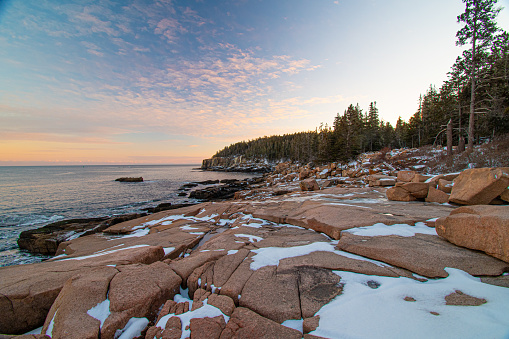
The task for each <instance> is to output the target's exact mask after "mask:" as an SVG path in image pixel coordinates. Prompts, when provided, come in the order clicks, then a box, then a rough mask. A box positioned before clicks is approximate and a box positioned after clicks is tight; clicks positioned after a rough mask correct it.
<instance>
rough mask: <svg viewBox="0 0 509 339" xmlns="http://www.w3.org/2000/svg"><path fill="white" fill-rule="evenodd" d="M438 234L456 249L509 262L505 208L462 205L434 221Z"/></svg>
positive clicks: (508, 218) (508, 214)
mask: <svg viewBox="0 0 509 339" xmlns="http://www.w3.org/2000/svg"><path fill="white" fill-rule="evenodd" d="M436 229H437V233H438V235H440V236H441V237H443V238H445V239H447V240H448V241H450V242H452V243H453V244H456V245H458V246H462V247H467V248H471V249H474V250H479V251H483V252H486V253H487V254H489V255H491V256H494V257H496V258H499V259H502V260H504V261H506V262H509V208H508V207H505V206H491V205H478V206H464V207H460V208H458V209H456V210H454V211H452V212H451V214H450V215H449V216H448V217H444V218H440V219H438V220H437V221H436Z"/></svg>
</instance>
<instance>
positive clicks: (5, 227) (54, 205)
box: [0, 165, 256, 267]
mask: <svg viewBox="0 0 509 339" xmlns="http://www.w3.org/2000/svg"><path fill="white" fill-rule="evenodd" d="M196 167H199V165H126V166H117V165H107V166H0V267H1V266H7V265H16V264H27V263H33V262H39V261H41V260H43V259H45V258H48V257H46V256H40V255H32V254H30V253H28V252H26V251H21V250H19V249H18V246H17V242H16V241H17V239H18V236H19V234H20V233H21V232H22V231H25V230H29V229H33V228H39V227H42V226H44V225H47V224H50V223H52V222H56V221H59V220H64V219H71V218H92V217H103V216H113V215H119V214H126V213H136V212H141V211H142V210H143V209H146V208H147V207H155V206H157V205H159V204H160V203H163V202H170V203H186V202H187V203H189V202H196V201H195V200H193V199H189V198H187V197H179V196H178V193H179V192H180V191H178V189H179V188H180V187H181V186H182V184H184V183H187V182H195V181H205V180H216V179H220V180H221V179H244V178H249V177H253V176H256V174H251V173H234V172H210V171H201V170H196V169H195V168H196ZM140 176H141V177H143V179H144V182H138V183H127V182H117V181H115V179H117V178H120V177H140Z"/></svg>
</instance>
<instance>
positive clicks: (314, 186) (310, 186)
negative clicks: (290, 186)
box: [300, 179, 320, 191]
mask: <svg viewBox="0 0 509 339" xmlns="http://www.w3.org/2000/svg"><path fill="white" fill-rule="evenodd" d="M300 189H301V190H303V191H318V190H319V189H320V187H319V186H318V183H317V182H316V180H315V179H305V180H302V181H301V182H300Z"/></svg>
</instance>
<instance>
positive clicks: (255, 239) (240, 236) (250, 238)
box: [235, 234, 263, 242]
mask: <svg viewBox="0 0 509 339" xmlns="http://www.w3.org/2000/svg"><path fill="white" fill-rule="evenodd" d="M235 236H236V237H239V238H248V239H249V241H250V242H257V241H261V240H263V238H262V237H258V236H256V235H251V234H235Z"/></svg>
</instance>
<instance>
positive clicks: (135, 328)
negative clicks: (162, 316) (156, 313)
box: [114, 318, 149, 339]
mask: <svg viewBox="0 0 509 339" xmlns="http://www.w3.org/2000/svg"><path fill="white" fill-rule="evenodd" d="M148 323H149V321H148V319H147V318H131V319H129V321H128V322H127V324H126V325H125V326H124V328H123V329H121V330H117V331H116V332H115V337H114V338H115V339H133V338H136V337H139V336H140V335H141V332H142V331H143V330H144V329H145V327H147V325H148Z"/></svg>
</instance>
